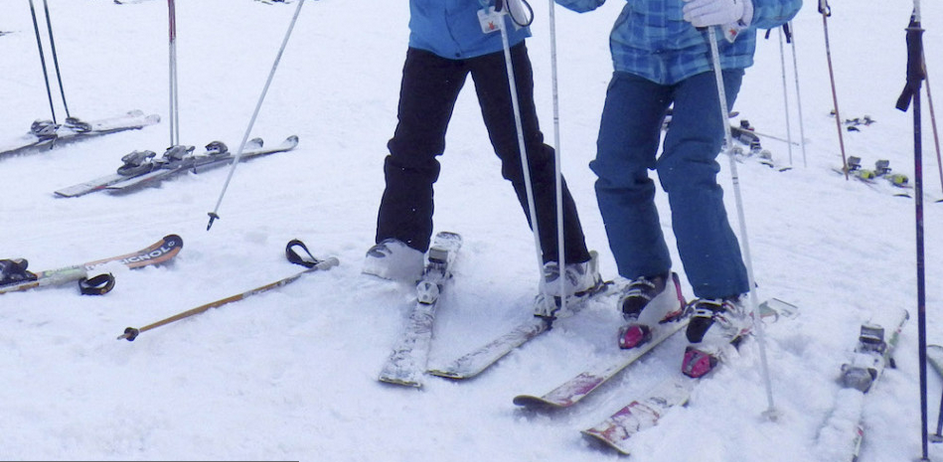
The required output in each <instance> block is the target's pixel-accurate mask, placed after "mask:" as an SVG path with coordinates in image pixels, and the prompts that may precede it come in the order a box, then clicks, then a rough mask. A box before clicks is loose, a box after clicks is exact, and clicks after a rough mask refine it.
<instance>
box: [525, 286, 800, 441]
mask: <svg viewBox="0 0 943 462" xmlns="http://www.w3.org/2000/svg"><path fill="white" fill-rule="evenodd" d="M759 311H760V317H761V318H762V321H760V322H764V321H768V322H775V321H776V320H778V319H779V318H780V317H785V318H793V317H795V316H797V315H798V309H797V308H796V306H794V305H792V304H789V303H786V302H784V301H781V300H779V299H775V298H774V299H770V300H768V301H766V302H764V303H762V304H760V306H759ZM676 322H678V323H679V324H680V323H681V322H679V321H676ZM686 322H687V320H686V319H685V321H684V323H685V324H686ZM663 330H669V332H666V333H664V334H662V335H663V336H665V338H667V337H670V336H672V335H674V334H675V333H676V332H677V331H678V330H680V327H679V326H674V327H673V328H671V329H663ZM748 335H749V333H746V334H742V335H738V336H737V337H734V338H733V339H732V340H731V341H730V345H731V346H732V347H733V348H735V349H736V348H739V347H740V345H741V344H742V342H743V340H745V339H746V338H747V336H748ZM653 340H654V339H653ZM663 341H664V340H662V341H661V342H659V344H661V343H663ZM653 348H654V346H652V347H651V348H650V349H649V351H650V350H651V349H653ZM629 351H631V350H629ZM685 353H686V354H691V353H697V351H696V350H692V349H690V348H689V349H688V350H686V352H685ZM642 354H644V353H642ZM702 354H703V353H702ZM715 359H722V357H719V358H715ZM632 362H634V361H632ZM632 362H628V361H626V363H625V364H624V365H622V364H619V365H618V366H619V367H613V368H612V369H613V370H616V373H617V372H618V371H621V370H622V369H625V368H626V367H627V366H628V365H630V364H632ZM720 364H722V362H716V363H714V364H712V367H711V369H710V370H709V372H708V373H706V374H703V375H697V376H696V377H691V376H689V375H686V374H685V373H683V372H682V371H678V372H676V373H675V374H673V375H671V376H669V377H667V378H666V379H664V380H663V381H661V382H659V383H658V384H657V385H655V387H653V388H652V389H651V390H650V391H649V392H648V393H647V394H646V395H645V396H644V397H643V398H640V399H637V400H633V401H632V402H630V403H629V404H628V405H626V406H624V407H622V408H621V409H619V410H618V411H616V412H615V413H613V414H612V415H611V416H609V417H608V418H606V419H605V420H603V421H602V422H600V423H598V424H596V425H594V426H592V427H591V428H588V429H585V430H583V431H582V432H581V433H582V434H583V435H585V436H587V437H590V438H592V439H594V440H596V441H599V442H602V443H604V444H606V445H607V446H609V447H611V448H614V449H616V450H617V451H619V452H620V453H622V454H630V453H631V451H632V442H633V441H634V440H633V439H632V438H633V437H634V436H635V435H636V434H638V433H639V432H641V431H644V430H646V429H648V428H651V427H654V426H656V425H658V423H659V421H660V420H661V418H662V417H663V416H664V415H665V414H666V413H667V412H669V411H670V410H671V409H673V408H676V407H680V406H683V405H685V404H687V402H688V400H689V398H690V397H691V393H692V392H693V390H694V388H695V387H696V386H697V384H699V383H700V382H701V381H702V380H703V379H704V377H708V376H710V375H711V374H712V373H713V371H715V370H716V369H717V368H718V367H720ZM582 375H583V374H581V375H580V376H582ZM613 375H615V374H614V373H613V374H612V375H608V376H603V380H602V381H601V382H600V383H599V384H597V385H595V386H593V387H592V388H591V389H590V391H592V390H595V389H596V388H598V387H599V385H601V384H602V382H605V381H606V380H608V379H609V378H611V377H612V376H613ZM580 376H577V378H576V379H574V381H576V380H577V379H579V378H580ZM571 382H573V381H571ZM565 388H566V385H564V386H561V387H559V388H558V390H559V389H565ZM555 391H556V390H555ZM552 393H554V392H551V394H552ZM575 396H576V397H578V398H580V399H581V398H582V397H583V396H585V395H581V394H580V393H579V392H577V393H576V394H575ZM515 402H517V399H515ZM560 402H565V401H563V400H560Z"/></svg>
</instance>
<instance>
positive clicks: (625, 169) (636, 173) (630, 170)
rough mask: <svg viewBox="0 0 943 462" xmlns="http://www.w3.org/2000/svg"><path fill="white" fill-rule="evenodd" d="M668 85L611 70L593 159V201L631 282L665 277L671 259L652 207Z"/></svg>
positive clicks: (620, 267)
mask: <svg viewBox="0 0 943 462" xmlns="http://www.w3.org/2000/svg"><path fill="white" fill-rule="evenodd" d="M669 104H670V100H669V91H668V87H665V86H662V85H658V84H655V83H653V82H651V81H648V80H646V79H643V78H641V77H637V76H634V75H631V74H628V73H624V72H615V73H614V74H613V77H612V81H611V82H610V83H609V89H608V91H607V93H606V103H605V106H604V108H603V113H602V121H601V123H600V127H599V138H598V141H597V146H596V149H597V151H596V159H595V160H593V161H592V162H591V163H590V168H592V170H593V171H594V172H595V173H596V176H597V177H598V179H597V180H596V200H597V202H598V203H599V211H600V213H601V214H602V218H603V223H604V224H605V226H606V234H607V236H608V237H609V247H610V249H611V250H612V254H613V256H614V257H615V259H616V264H617V265H618V270H619V274H620V275H621V276H623V277H625V278H628V279H630V280H633V279H636V278H638V277H640V276H655V275H662V274H666V273H668V271H669V270H670V268H671V257H670V255H669V253H668V247H667V245H666V244H665V238H664V235H663V234H662V231H661V223H660V222H659V218H658V210H657V209H656V208H655V202H654V195H655V184H654V182H653V181H652V180H651V179H650V178H649V177H648V169H652V168H654V167H655V154H656V152H657V149H658V143H659V141H660V138H661V124H662V122H663V120H664V117H665V112H666V111H667V108H668V105H669Z"/></svg>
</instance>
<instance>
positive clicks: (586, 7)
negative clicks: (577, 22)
mask: <svg viewBox="0 0 943 462" xmlns="http://www.w3.org/2000/svg"><path fill="white" fill-rule="evenodd" d="M554 1H555V2H556V3H557V5H560V6H562V7H564V8H566V9H568V10H573V11H576V12H577V13H585V12H587V11H593V10H595V9H596V8H599V7H600V6H602V4H603V3H606V0H554Z"/></svg>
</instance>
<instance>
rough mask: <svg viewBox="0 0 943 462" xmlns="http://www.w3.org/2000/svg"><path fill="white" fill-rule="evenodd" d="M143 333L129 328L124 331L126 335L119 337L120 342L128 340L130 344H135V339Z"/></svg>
mask: <svg viewBox="0 0 943 462" xmlns="http://www.w3.org/2000/svg"><path fill="white" fill-rule="evenodd" d="M140 333H141V331H140V330H139V329H135V328H133V327H128V328H126V329H125V330H124V333H123V334H121V335H119V336H118V340H122V339H127V340H128V341H129V342H133V341H134V339H136V338H137V337H138V334H140Z"/></svg>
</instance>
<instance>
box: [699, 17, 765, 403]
mask: <svg viewBox="0 0 943 462" xmlns="http://www.w3.org/2000/svg"><path fill="white" fill-rule="evenodd" d="M707 37H708V40H709V41H710V47H711V59H712V61H713V66H712V67H713V68H714V77H715V78H716V80H717V96H718V99H719V100H720V120H721V124H722V125H723V126H724V140H725V143H726V147H725V151H726V153H727V157H728V158H729V159H730V177H731V180H732V182H733V191H734V197H735V199H736V203H737V218H738V220H739V221H740V235H741V236H742V238H741V247H742V248H743V257H744V260H745V262H746V267H747V286H748V287H749V288H750V311H751V312H752V313H754V314H756V313H759V299H758V297H757V294H756V291H757V289H756V283H755V282H754V281H756V279H755V278H754V277H753V257H752V256H751V255H750V239H749V237H748V236H747V223H746V215H745V213H744V212H743V194H742V193H741V192H740V176H739V175H738V174H737V160H736V159H735V156H734V154H733V150H732V149H733V135H732V134H731V132H730V124H729V123H727V122H726V120H727V116H728V114H730V111H729V108H728V107H727V95H726V90H725V89H724V74H723V69H722V68H721V67H720V51H719V49H718V47H717V35H716V34H715V33H714V28H713V27H709V28H707ZM758 319H759V318H758V317H757V316H754V324H755V326H756V334H757V335H756V337H757V341H758V343H759V346H760V366H761V368H762V372H763V382H764V384H765V386H766V400H767V404H768V405H769V407H768V409H767V410H766V411H765V412H764V413H763V414H764V415H766V417H767V418H769V419H770V420H776V417H777V414H778V412H777V411H776V407H775V405H774V404H773V386H772V381H771V380H770V374H769V366H768V364H767V361H766V335H765V333H764V330H765V329H764V327H763V322H762V321H757V320H758Z"/></svg>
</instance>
